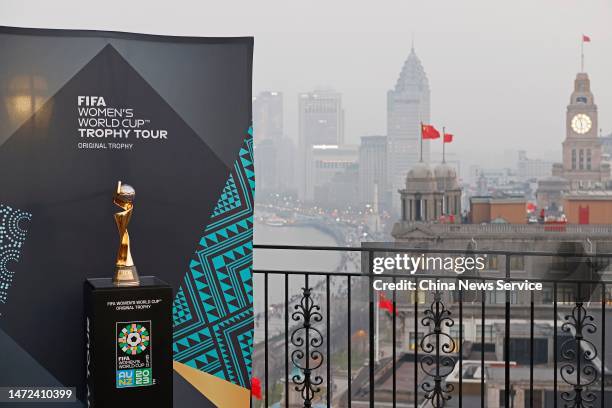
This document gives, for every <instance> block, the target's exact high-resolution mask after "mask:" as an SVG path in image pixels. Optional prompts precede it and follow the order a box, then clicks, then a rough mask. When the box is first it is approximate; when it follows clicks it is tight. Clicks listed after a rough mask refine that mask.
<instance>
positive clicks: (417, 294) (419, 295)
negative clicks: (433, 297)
mask: <svg viewBox="0 0 612 408" xmlns="http://www.w3.org/2000/svg"><path fill="white" fill-rule="evenodd" d="M415 298H416V299H417V302H419V304H420V305H423V304H425V291H423V290H418V291H414V290H411V291H410V292H409V294H408V302H409V303H410V304H411V305H414V300H415Z"/></svg>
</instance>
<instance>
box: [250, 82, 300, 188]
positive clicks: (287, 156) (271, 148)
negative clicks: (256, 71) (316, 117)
mask: <svg viewBox="0 0 612 408" xmlns="http://www.w3.org/2000/svg"><path fill="white" fill-rule="evenodd" d="M253 131H254V136H255V152H256V154H255V161H256V163H255V172H256V173H257V174H256V177H257V190H258V192H259V194H258V196H259V197H263V196H262V195H261V193H279V192H281V193H286V192H293V190H294V167H295V163H294V156H295V145H294V143H293V141H292V140H291V139H289V138H288V137H287V136H285V134H284V128H283V94H282V93H281V92H271V91H264V92H260V93H259V94H258V95H257V96H256V97H254V98H253Z"/></svg>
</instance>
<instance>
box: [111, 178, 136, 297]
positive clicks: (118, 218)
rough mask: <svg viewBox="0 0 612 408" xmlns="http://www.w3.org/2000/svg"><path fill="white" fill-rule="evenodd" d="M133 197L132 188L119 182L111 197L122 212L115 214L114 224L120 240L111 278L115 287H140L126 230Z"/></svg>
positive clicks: (134, 194) (134, 193)
mask: <svg viewBox="0 0 612 408" xmlns="http://www.w3.org/2000/svg"><path fill="white" fill-rule="evenodd" d="M135 196H136V191H135V190H134V188H133V187H132V186H130V185H127V184H121V182H119V183H117V191H116V192H115V194H114V196H113V202H114V203H115V204H116V205H117V206H119V207H121V208H122V209H123V211H120V212H118V213H116V214H115V222H116V223H117V228H118V229H119V240H120V244H119V253H118V254H117V263H116V268H115V276H114V277H113V283H114V284H115V285H116V286H138V285H140V279H139V278H138V272H137V271H136V266H134V260H133V259H132V253H131V251H130V236H129V234H128V230H127V226H128V223H129V222H130V218H132V210H133V209H134V197H135Z"/></svg>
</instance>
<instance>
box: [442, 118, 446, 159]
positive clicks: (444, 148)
mask: <svg viewBox="0 0 612 408" xmlns="http://www.w3.org/2000/svg"><path fill="white" fill-rule="evenodd" d="M445 137H446V128H445V127H444V126H442V163H446V142H445V140H444V138H445Z"/></svg>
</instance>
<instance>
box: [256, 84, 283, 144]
mask: <svg viewBox="0 0 612 408" xmlns="http://www.w3.org/2000/svg"><path fill="white" fill-rule="evenodd" d="M253 131H254V136H255V141H256V142H260V141H263V140H268V139H272V140H274V141H277V140H278V139H280V138H281V137H283V94H282V93H281V92H270V91H264V92H260V93H259V94H258V95H257V96H255V97H253Z"/></svg>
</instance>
